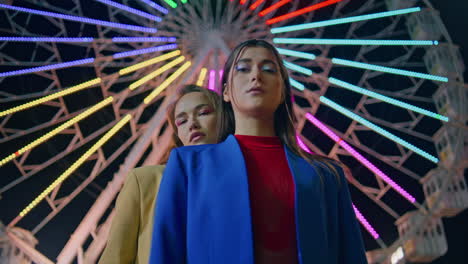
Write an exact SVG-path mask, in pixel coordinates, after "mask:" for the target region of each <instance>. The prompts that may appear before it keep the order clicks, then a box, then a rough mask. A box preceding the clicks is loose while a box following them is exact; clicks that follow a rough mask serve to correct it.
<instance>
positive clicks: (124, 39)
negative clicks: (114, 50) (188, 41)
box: [112, 37, 176, 43]
mask: <svg viewBox="0 0 468 264" xmlns="http://www.w3.org/2000/svg"><path fill="white" fill-rule="evenodd" d="M112 42H114V43H119V42H125V43H128V42H176V38H175V37H114V38H112Z"/></svg>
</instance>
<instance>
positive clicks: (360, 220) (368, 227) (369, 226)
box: [353, 204, 380, 239]
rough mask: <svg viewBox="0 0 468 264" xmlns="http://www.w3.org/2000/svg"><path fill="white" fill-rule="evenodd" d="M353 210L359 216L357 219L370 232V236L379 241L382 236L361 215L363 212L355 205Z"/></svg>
mask: <svg viewBox="0 0 468 264" xmlns="http://www.w3.org/2000/svg"><path fill="white" fill-rule="evenodd" d="M353 209H354V213H355V214H356V216H357V219H358V220H359V222H360V223H361V224H362V225H363V226H364V228H365V229H366V230H367V232H369V234H370V235H371V236H372V237H373V238H374V239H378V238H379V237H380V236H379V234H378V233H377V232H376V231H375V229H374V228H373V227H372V226H371V225H370V224H369V222H368V221H367V219H366V218H365V217H364V216H363V215H362V214H361V212H360V211H359V210H358V209H357V208H356V206H355V205H354V204H353Z"/></svg>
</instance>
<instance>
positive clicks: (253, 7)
mask: <svg viewBox="0 0 468 264" xmlns="http://www.w3.org/2000/svg"><path fill="white" fill-rule="evenodd" d="M263 2H265V0H257V1H255V3H253V4H252V5H251V6H250V7H249V8H250V10H255V9H256V8H257V7H258V6H260V5H261V4H262V3H263Z"/></svg>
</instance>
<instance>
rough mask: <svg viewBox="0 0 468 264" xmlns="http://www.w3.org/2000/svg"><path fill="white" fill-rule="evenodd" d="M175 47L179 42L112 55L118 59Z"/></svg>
mask: <svg viewBox="0 0 468 264" xmlns="http://www.w3.org/2000/svg"><path fill="white" fill-rule="evenodd" d="M175 48H177V44H168V45H163V46H156V47H151V48H145V49H138V50H131V51H124V52H119V53H116V54H114V55H113V56H112V57H113V58H114V59H118V58H124V57H129V56H135V55H140V54H146V53H151V52H157V51H163V50H169V49H175Z"/></svg>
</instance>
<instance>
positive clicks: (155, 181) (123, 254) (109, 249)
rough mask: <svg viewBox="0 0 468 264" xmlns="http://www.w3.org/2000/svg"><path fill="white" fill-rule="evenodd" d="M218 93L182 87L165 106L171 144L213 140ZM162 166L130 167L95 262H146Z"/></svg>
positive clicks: (179, 144)
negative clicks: (171, 133)
mask: <svg viewBox="0 0 468 264" xmlns="http://www.w3.org/2000/svg"><path fill="white" fill-rule="evenodd" d="M218 97H219V96H218V95H217V94H216V93H215V92H213V91H210V90H208V89H204V88H201V87H198V86H195V85H187V86H184V87H183V88H182V89H181V90H179V91H178V93H177V95H176V100H175V101H174V102H172V103H171V104H170V105H169V107H168V109H167V119H168V120H169V124H170V125H171V127H172V129H173V131H174V134H173V143H174V145H175V146H177V147H180V146H190V145H200V144H211V143H216V140H217V138H216V133H215V130H216V120H217V115H218V112H219V107H218ZM164 167H165V165H155V166H146V167H142V168H137V169H134V170H132V171H131V172H130V174H129V175H128V176H127V179H126V182H125V184H124V186H123V188H122V190H121V192H120V194H119V196H118V198H117V202H116V207H115V216H114V219H113V221H112V226H111V230H110V233H109V239H108V242H107V246H106V249H105V250H104V253H103V255H102V257H101V259H100V261H99V263H101V264H104V263H112V264H115V263H148V258H149V250H150V242H151V234H152V227H153V215H154V206H155V203H156V194H157V192H158V189H159V184H160V182H161V175H162V172H163V170H164Z"/></svg>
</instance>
